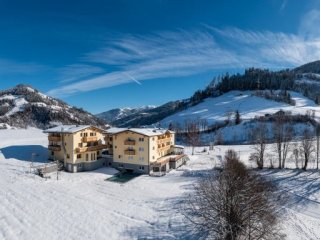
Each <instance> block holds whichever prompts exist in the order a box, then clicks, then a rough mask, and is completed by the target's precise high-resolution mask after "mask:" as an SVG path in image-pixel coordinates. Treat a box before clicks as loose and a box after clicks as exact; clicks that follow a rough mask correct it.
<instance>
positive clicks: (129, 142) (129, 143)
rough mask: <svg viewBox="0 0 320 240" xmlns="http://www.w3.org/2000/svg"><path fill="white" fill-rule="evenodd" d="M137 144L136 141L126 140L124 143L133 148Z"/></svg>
mask: <svg viewBox="0 0 320 240" xmlns="http://www.w3.org/2000/svg"><path fill="white" fill-rule="evenodd" d="M135 144H136V141H135V140H129V139H128V140H125V141H124V145H131V146H133V145H135Z"/></svg>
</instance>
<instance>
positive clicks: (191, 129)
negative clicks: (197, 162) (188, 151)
mask: <svg viewBox="0 0 320 240" xmlns="http://www.w3.org/2000/svg"><path fill="white" fill-rule="evenodd" d="M199 126H200V124H199V121H196V120H194V121H186V122H185V134H184V136H185V140H186V143H187V144H189V145H190V146H191V147H192V155H193V154H194V148H195V146H199V145H200V129H199V128H200V127H199Z"/></svg>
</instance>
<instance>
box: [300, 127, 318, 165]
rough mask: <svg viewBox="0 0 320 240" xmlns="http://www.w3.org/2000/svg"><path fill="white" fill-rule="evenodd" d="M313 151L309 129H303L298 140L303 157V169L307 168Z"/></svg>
mask: <svg viewBox="0 0 320 240" xmlns="http://www.w3.org/2000/svg"><path fill="white" fill-rule="evenodd" d="M314 151H315V149H314V146H313V139H312V134H311V132H310V130H308V129H305V130H304V132H303V135H302V139H301V142H300V153H301V155H302V156H303V157H304V165H303V167H302V169H303V170H307V167H308V163H309V160H310V157H311V155H312V153H313V152H314Z"/></svg>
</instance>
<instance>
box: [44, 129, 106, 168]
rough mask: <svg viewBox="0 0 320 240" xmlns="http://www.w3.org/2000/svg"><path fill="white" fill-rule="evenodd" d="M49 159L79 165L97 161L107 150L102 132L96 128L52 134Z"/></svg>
mask: <svg viewBox="0 0 320 240" xmlns="http://www.w3.org/2000/svg"><path fill="white" fill-rule="evenodd" d="M48 140H49V146H48V150H49V159H51V160H60V161H61V162H64V164H65V165H66V164H68V163H69V164H79V163H83V162H90V161H96V160H97V159H98V158H99V157H101V154H102V150H103V149H105V148H106V145H105V144H104V136H103V134H102V130H100V129H98V128H95V127H88V128H86V129H83V130H80V131H77V132H74V133H63V132H60V133H57V132H55V133H50V132H49V135H48Z"/></svg>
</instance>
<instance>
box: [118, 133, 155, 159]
mask: <svg viewBox="0 0 320 240" xmlns="http://www.w3.org/2000/svg"><path fill="white" fill-rule="evenodd" d="M128 139H131V140H134V141H135V144H134V145H125V141H126V140H128ZM142 139H143V141H142ZM128 149H133V150H134V151H135V154H134V155H128V154H125V150H128ZM148 160H149V137H147V136H144V135H141V134H138V133H135V132H131V131H125V132H121V133H118V134H115V135H113V162H114V163H128V164H135V165H148Z"/></svg>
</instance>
